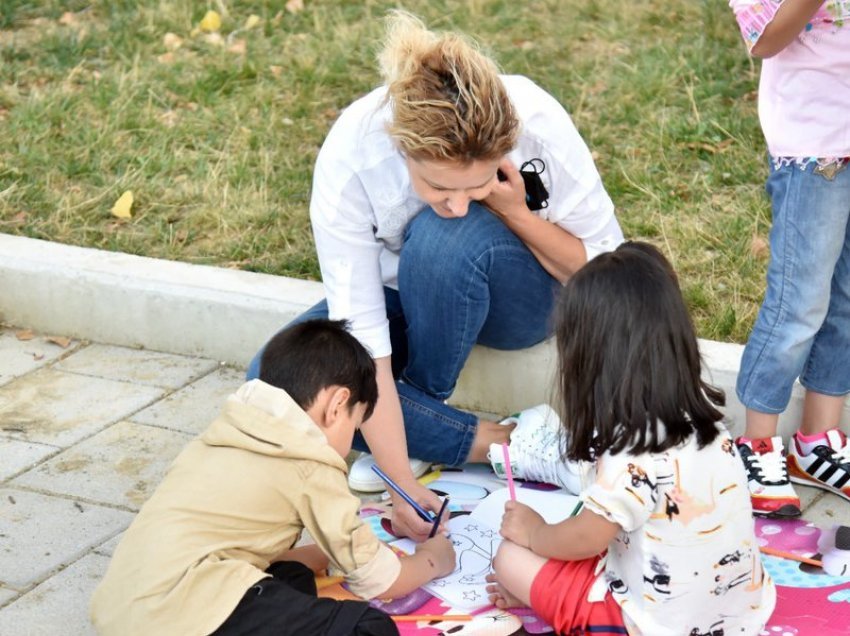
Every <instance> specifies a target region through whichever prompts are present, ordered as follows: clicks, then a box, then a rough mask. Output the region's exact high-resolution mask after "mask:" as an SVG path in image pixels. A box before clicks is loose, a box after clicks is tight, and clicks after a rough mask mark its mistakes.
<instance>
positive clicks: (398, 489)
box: [372, 464, 434, 523]
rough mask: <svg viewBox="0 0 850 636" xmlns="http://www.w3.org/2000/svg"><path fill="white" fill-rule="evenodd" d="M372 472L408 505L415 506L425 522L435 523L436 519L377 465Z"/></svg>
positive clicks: (374, 465) (373, 465)
mask: <svg viewBox="0 0 850 636" xmlns="http://www.w3.org/2000/svg"><path fill="white" fill-rule="evenodd" d="M372 470H374V471H375V472H376V473H377V474H378V477H380V478H381V479H383V480H384V481H385V482H387V485H388V486H389V487H390V488H392V489H393V490H395V491H396V492H397V493H398V494H399V496H400V497H401V498H402V499H404V500H405V501H406V502H407V503H409V504H410V505H411V506H413V509H414V510H415V511H416V514H418V515H419V516H420V517H421V518H422V519H423V521H427V522H428V523H434V517H432V516H431V515H430V514H428V511H426V510H425V509H424V508H423V507H422V506H420V505H419V504H418V503H416V502H415V501H414V500H413V497H411V496H410V495H408V494H407V493H406V492H404V491H403V490H402V489H401V486H399V485H398V484H397V483H395V482H394V481H393V480H392V479H390V478H389V476H388V475H387V474H386V473H384V471H383V470H381V469H380V468H378V465H377V464H372Z"/></svg>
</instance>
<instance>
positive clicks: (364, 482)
mask: <svg viewBox="0 0 850 636" xmlns="http://www.w3.org/2000/svg"><path fill="white" fill-rule="evenodd" d="M374 465H375V458H374V457H372V455H370V454H369V453H362V454H361V455H360V457H358V458H357V459H355V460H354V463H353V464H351V468H349V470H348V487H349V488H351V489H352V490H359V491H360V492H381V491H383V490H386V489H387V484H386V482H385V481H384V480H383V479H381V478H380V477H378V474H377V473H376V472H375V471H374V470H372V466H374ZM429 468H431V464H429V463H428V462H423V461H422V460H421V459H411V460H410V470H411V471H412V472H413V476H414V477H416V478H419V477H421V476H422V475H424V474H425V473H426V472H427V471H428V469H429Z"/></svg>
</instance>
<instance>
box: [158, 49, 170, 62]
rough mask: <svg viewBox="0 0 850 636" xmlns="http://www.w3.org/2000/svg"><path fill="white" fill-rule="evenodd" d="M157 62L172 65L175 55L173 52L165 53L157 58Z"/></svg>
mask: <svg viewBox="0 0 850 636" xmlns="http://www.w3.org/2000/svg"><path fill="white" fill-rule="evenodd" d="M156 61H157V62H160V63H162V64H171V63H172V62H174V53H172V52H171V51H169V52H168V53H163V54H162V55H159V56H157V58H156Z"/></svg>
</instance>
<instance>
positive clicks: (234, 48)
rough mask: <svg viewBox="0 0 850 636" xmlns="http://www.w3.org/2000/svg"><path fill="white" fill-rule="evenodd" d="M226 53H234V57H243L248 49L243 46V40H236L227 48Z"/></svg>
mask: <svg viewBox="0 0 850 636" xmlns="http://www.w3.org/2000/svg"><path fill="white" fill-rule="evenodd" d="M227 50H228V52H230V53H235V54H236V55H245V53H247V52H248V47H247V45H246V44H245V40H236V41H235V42H233V44H231V45H230V46H228V47H227Z"/></svg>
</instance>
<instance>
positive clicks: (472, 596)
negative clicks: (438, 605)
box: [463, 590, 481, 601]
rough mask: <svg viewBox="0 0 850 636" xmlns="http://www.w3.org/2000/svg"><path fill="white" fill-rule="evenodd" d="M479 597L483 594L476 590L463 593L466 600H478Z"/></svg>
mask: <svg viewBox="0 0 850 636" xmlns="http://www.w3.org/2000/svg"><path fill="white" fill-rule="evenodd" d="M479 598H481V595H480V594H479V593H478V592H476V591H475V590H469V591H468V592H464V593H463V600H464V601H477V600H478V599H479Z"/></svg>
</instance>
